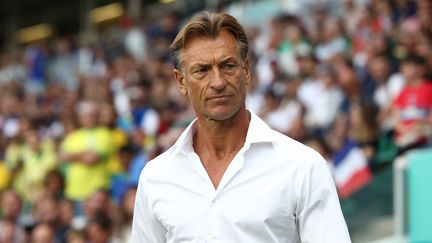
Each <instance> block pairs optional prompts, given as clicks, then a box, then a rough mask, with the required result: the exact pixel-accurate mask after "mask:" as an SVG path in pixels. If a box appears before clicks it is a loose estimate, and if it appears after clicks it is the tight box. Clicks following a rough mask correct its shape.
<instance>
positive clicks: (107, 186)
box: [0, 0, 432, 243]
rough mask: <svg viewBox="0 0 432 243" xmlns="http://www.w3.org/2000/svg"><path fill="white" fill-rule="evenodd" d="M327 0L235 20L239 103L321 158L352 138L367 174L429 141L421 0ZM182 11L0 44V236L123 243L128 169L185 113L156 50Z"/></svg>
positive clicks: (429, 48)
mask: <svg viewBox="0 0 432 243" xmlns="http://www.w3.org/2000/svg"><path fill="white" fill-rule="evenodd" d="M329 2H331V1H329ZM337 2H338V4H339V8H340V9H341V11H333V10H332V8H331V6H332V5H331V4H325V3H323V4H315V5H314V6H313V7H311V6H309V7H307V8H305V9H302V10H303V11H302V12H299V13H301V14H298V15H293V14H288V13H281V14H279V15H277V16H275V17H272V18H271V19H269V21H268V22H265V23H261V25H259V26H250V25H247V24H245V26H247V33H248V36H249V41H250V43H249V44H250V53H249V58H250V62H249V63H250V64H251V68H252V70H253V75H252V82H251V85H250V87H249V90H248V92H249V93H248V97H247V100H246V105H247V107H248V109H249V110H250V111H252V112H255V113H256V114H258V115H259V116H260V117H262V119H264V120H265V121H266V122H267V123H268V124H269V125H270V126H271V127H273V128H274V129H276V130H278V131H280V132H282V133H284V134H287V135H288V136H290V137H292V138H294V139H296V140H298V141H301V142H304V143H306V144H307V145H309V146H311V147H313V148H315V149H316V150H318V151H319V152H320V153H321V154H322V155H323V156H324V157H325V158H326V159H327V160H328V161H329V163H331V161H332V160H333V159H334V156H335V154H338V153H339V154H340V150H341V148H343V147H344V146H345V145H346V144H347V143H349V144H354V145H355V146H358V147H359V148H360V151H361V153H362V156H363V157H364V158H365V160H366V161H367V162H368V165H369V168H370V169H371V170H372V171H373V172H376V171H379V169H380V168H382V167H385V165H387V164H389V163H391V162H392V161H393V160H394V158H395V157H396V156H398V155H400V154H402V153H404V152H405V151H407V150H409V149H412V148H419V147H428V146H429V147H430V146H431V145H430V144H431V141H430V140H431V134H432V83H431V82H430V81H432V15H431V13H432V1H430V0H417V1H412V0H364V1H355V0H345V1H337ZM144 15H145V14H144ZM184 17H186V16H180V15H179V14H177V13H167V14H164V15H163V16H160V17H159V18H158V19H157V20H152V21H149V20H141V21H133V20H131V19H129V18H127V17H122V18H121V19H120V20H119V21H118V23H117V24H116V25H115V28H105V29H100V31H98V32H97V35H96V36H95V38H78V35H76V36H67V37H59V38H56V39H51V40H47V41H43V42H37V43H32V44H29V45H27V46H23V47H21V49H19V51H18V52H15V53H8V52H7V51H4V52H3V53H1V60H0V199H1V200H0V243H15V242H35V243H37V242H43V243H50V242H70V243H78V242H101V243H102V242H127V240H128V236H129V230H130V226H131V225H130V224H131V218H132V212H133V205H134V200H135V192H136V186H137V182H138V178H139V175H140V171H141V170H142V168H143V167H144V166H145V164H146V162H147V161H149V160H151V159H152V158H154V157H155V156H157V155H158V154H160V153H161V152H163V151H164V150H166V149H167V148H168V147H169V146H171V145H172V144H173V142H174V141H175V140H176V139H177V137H178V136H179V134H180V133H181V132H182V131H183V129H184V128H185V127H186V126H187V125H188V124H189V122H190V121H192V120H193V119H194V114H193V111H192V109H191V107H190V105H189V103H188V100H187V99H186V97H184V96H182V95H180V93H179V92H178V90H177V83H176V81H175V79H174V76H173V72H172V69H173V67H172V64H171V60H170V54H169V49H168V47H169V44H170V43H171V41H172V40H173V39H174V37H175V35H176V34H177V30H178V29H179V27H180V25H181V21H182V18H184Z"/></svg>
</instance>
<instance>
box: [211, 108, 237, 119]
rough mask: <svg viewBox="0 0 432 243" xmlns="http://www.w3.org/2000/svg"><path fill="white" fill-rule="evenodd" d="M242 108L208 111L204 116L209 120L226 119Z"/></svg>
mask: <svg viewBox="0 0 432 243" xmlns="http://www.w3.org/2000/svg"><path fill="white" fill-rule="evenodd" d="M239 110H240V109H232V110H224V111H216V112H207V113H206V114H204V117H205V118H206V119H207V120H214V121H224V120H227V119H230V118H232V117H234V116H235V115H236V114H237V113H238V112H239Z"/></svg>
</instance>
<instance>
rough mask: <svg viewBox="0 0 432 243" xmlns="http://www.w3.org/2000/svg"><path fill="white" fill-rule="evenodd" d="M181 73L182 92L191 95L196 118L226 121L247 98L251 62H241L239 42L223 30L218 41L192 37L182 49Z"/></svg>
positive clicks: (176, 74)
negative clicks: (249, 64) (249, 63)
mask: <svg viewBox="0 0 432 243" xmlns="http://www.w3.org/2000/svg"><path fill="white" fill-rule="evenodd" d="M181 57H182V60H183V62H182V64H183V65H182V66H183V69H182V70H177V69H176V70H175V71H174V73H175V76H176V79H177V81H178V83H179V87H180V92H181V93H182V94H183V95H188V97H189V100H190V102H191V103H192V106H193V108H194V110H195V113H196V115H197V117H202V118H207V119H210V120H219V121H220V120H226V119H228V118H231V117H232V116H234V115H235V114H236V113H237V112H238V111H239V110H240V109H241V108H242V107H244V101H245V98H246V86H247V85H248V84H249V79H250V76H249V67H248V60H247V58H246V59H245V60H242V59H241V57H240V49H239V46H238V44H237V41H236V39H235V38H234V37H233V36H232V35H231V34H230V33H229V32H227V31H224V30H222V31H221V32H220V33H219V35H218V37H217V38H215V39H212V38H202V37H191V39H189V40H188V43H187V44H186V46H185V47H184V48H183V50H182V53H181Z"/></svg>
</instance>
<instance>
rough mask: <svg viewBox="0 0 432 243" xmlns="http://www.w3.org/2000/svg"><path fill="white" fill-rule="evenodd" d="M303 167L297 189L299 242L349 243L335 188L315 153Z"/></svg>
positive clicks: (320, 159)
mask: <svg viewBox="0 0 432 243" xmlns="http://www.w3.org/2000/svg"><path fill="white" fill-rule="evenodd" d="M312 157H313V158H311V160H310V161H308V162H307V163H305V164H306V166H305V167H306V169H305V170H304V171H303V175H300V176H301V178H298V183H299V184H298V187H297V195H298V198H297V217H298V227H299V234H300V239H301V242H302V243H315V242H320V243H334V242H339V243H350V242H351V240H350V236H349V233H348V229H347V226H346V223H345V219H344V217H343V215H342V211H341V208H340V204H339V199H338V196H337V192H336V188H335V185H334V182H333V179H332V177H331V174H330V171H329V169H328V166H327V165H326V162H325V160H324V159H323V158H322V157H321V156H320V155H318V154H316V155H315V156H312Z"/></svg>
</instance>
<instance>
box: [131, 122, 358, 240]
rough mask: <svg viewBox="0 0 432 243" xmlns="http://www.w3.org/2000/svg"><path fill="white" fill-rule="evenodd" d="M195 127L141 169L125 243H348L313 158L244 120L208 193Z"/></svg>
mask: <svg viewBox="0 0 432 243" xmlns="http://www.w3.org/2000/svg"><path fill="white" fill-rule="evenodd" d="M195 125H196V121H194V122H192V124H191V125H190V126H189V127H188V128H187V129H186V130H185V132H184V133H183V134H182V135H181V136H180V138H179V139H178V140H177V142H176V143H175V144H174V146H173V147H171V148H170V149H169V150H168V151H166V152H165V153H163V154H162V155H160V156H159V157H157V158H156V159H154V160H153V161H151V162H149V163H148V164H147V165H146V167H145V168H144V170H143V172H142V174H141V178H140V182H139V186H138V192H137V196H136V201H135V202H136V204H135V210H134V219H133V226H132V236H131V242H133V243H139V242H152V243H156V242H157V243H162V242H170V243H171V242H225V243H238V242H248V243H254V242H257V243H258V242H266V243H267V242H287V243H296V242H321V243H334V242H338V243H348V242H351V241H350V238H349V234H348V230H347V227H346V224H345V221H344V218H343V216H342V213H341V209H340V205H339V200H338V197H337V193H336V190H335V186H334V183H333V179H332V177H331V175H330V172H329V170H328V167H327V165H326V162H325V160H324V159H323V158H322V157H321V156H320V155H319V154H318V153H317V152H315V151H314V150H312V149H310V148H308V147H306V146H304V145H302V144H300V143H298V142H296V141H294V140H292V139H290V138H288V137H286V136H284V135H282V134H280V133H278V132H276V131H274V130H272V129H270V128H269V127H268V126H267V125H266V124H265V123H264V122H263V121H262V120H260V119H259V118H258V117H257V116H256V115H254V114H252V117H251V121H250V124H249V129H248V132H247V137H246V141H245V144H244V146H243V148H242V149H241V150H240V151H239V153H238V154H237V155H236V156H235V157H234V159H233V160H232V161H231V164H230V165H229V166H228V168H227V170H226V172H225V174H224V175H223V177H222V180H221V182H220V184H219V186H218V187H217V188H216V189H215V188H214V186H213V184H212V182H211V180H210V178H209V176H208V174H207V173H206V171H205V169H204V167H203V165H202V164H201V162H200V159H199V157H198V155H197V154H196V153H195V152H194V150H193V147H192V146H193V145H192V138H193V134H194V130H195Z"/></svg>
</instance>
